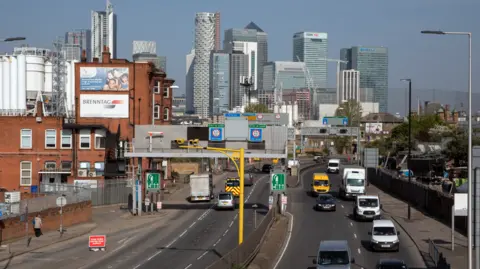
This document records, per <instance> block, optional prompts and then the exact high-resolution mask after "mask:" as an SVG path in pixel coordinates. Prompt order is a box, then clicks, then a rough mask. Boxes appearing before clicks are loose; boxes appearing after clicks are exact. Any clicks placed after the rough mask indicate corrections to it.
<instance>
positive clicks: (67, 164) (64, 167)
mask: <svg viewBox="0 0 480 269" xmlns="http://www.w3.org/2000/svg"><path fill="white" fill-rule="evenodd" d="M60 166H61V167H60V169H61V170H62V171H71V170H72V162H71V161H62V163H61V164H60Z"/></svg>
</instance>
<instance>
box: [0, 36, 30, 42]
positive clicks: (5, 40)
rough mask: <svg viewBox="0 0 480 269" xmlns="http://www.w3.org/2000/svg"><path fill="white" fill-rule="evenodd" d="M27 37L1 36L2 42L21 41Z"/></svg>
mask: <svg viewBox="0 0 480 269" xmlns="http://www.w3.org/2000/svg"><path fill="white" fill-rule="evenodd" d="M25 39H27V38H25V37H20V36H19V37H7V38H0V43H4V42H13V41H21V40H25Z"/></svg>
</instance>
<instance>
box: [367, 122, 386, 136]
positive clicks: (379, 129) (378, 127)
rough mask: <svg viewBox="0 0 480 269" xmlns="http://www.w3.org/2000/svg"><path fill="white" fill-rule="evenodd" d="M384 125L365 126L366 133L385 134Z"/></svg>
mask: <svg viewBox="0 0 480 269" xmlns="http://www.w3.org/2000/svg"><path fill="white" fill-rule="evenodd" d="M382 127H383V125H382V123H380V122H372V123H366V124H365V132H366V133H367V134H381V133H383V128H382Z"/></svg>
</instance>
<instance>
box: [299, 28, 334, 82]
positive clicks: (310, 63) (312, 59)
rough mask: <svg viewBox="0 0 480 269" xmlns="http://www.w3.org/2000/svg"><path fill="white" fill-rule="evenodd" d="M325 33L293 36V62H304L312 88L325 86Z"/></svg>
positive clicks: (326, 50) (303, 33) (326, 54)
mask: <svg viewBox="0 0 480 269" xmlns="http://www.w3.org/2000/svg"><path fill="white" fill-rule="evenodd" d="M327 56H328V35H327V33H314V32H299V33H295V34H294V35H293V61H294V62H304V63H305V66H306V68H307V69H308V72H309V73H310V76H311V78H312V80H313V87H315V88H325V87H326V86H327V61H326V59H327Z"/></svg>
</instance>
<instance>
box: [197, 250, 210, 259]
mask: <svg viewBox="0 0 480 269" xmlns="http://www.w3.org/2000/svg"><path fill="white" fill-rule="evenodd" d="M207 254H208V251H205V252H203V254H202V255H200V256H199V257H198V258H197V260H200V259H201V258H203V256H205V255H207Z"/></svg>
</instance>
